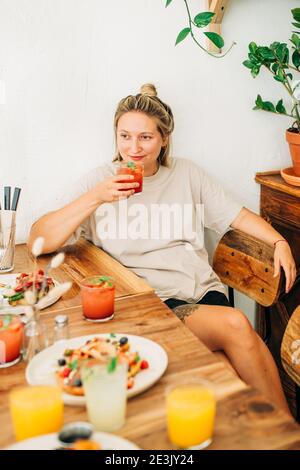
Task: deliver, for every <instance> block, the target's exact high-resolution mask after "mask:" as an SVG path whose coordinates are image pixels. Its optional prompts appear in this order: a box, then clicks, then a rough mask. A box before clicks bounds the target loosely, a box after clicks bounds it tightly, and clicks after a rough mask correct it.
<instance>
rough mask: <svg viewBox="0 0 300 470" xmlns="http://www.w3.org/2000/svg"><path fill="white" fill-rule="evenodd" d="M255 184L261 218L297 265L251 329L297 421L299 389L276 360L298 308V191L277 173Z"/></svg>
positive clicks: (263, 176)
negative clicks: (283, 242) (273, 366)
mask: <svg viewBox="0 0 300 470" xmlns="http://www.w3.org/2000/svg"><path fill="white" fill-rule="evenodd" d="M255 181H256V182H257V183H259V184H260V186H261V193H260V212H261V215H262V217H263V218H264V219H265V220H267V221H268V222H269V223H271V224H272V226H273V227H274V228H275V229H276V230H277V231H278V232H280V233H281V234H282V235H283V237H284V238H286V239H287V240H288V242H289V243H290V247H291V249H292V252H293V256H294V258H295V261H296V265H297V279H296V282H295V284H294V287H293V288H292V290H291V291H290V292H289V293H288V294H285V292H284V289H282V292H281V294H280V296H279V299H278V302H277V303H276V304H275V305H274V306H272V307H269V308H264V307H261V306H257V312H256V325H255V326H256V330H257V332H258V333H259V335H260V336H261V337H262V338H263V339H264V341H265V342H266V344H267V346H268V347H269V349H270V351H271V353H272V355H273V357H274V359H275V361H276V363H277V366H278V369H279V373H280V377H281V380H282V384H283V389H284V392H285V394H286V397H287V400H288V402H289V405H290V409H291V412H292V413H293V415H294V416H295V418H296V419H297V420H298V421H300V389H299V387H298V386H297V385H296V384H295V383H294V382H293V381H292V379H291V378H290V377H289V376H288V375H287V373H286V372H285V371H284V369H283V367H282V364H281V357H280V346H281V342H282V337H283V334H284V331H285V328H286V326H287V323H288V321H289V318H290V316H291V315H292V313H293V311H294V310H295V308H296V307H297V306H298V305H299V304H300V187H296V186H291V185H289V184H287V183H285V181H284V180H283V179H282V178H281V176H280V174H279V172H267V173H257V174H256V177H255ZM299 337H300V334H299Z"/></svg>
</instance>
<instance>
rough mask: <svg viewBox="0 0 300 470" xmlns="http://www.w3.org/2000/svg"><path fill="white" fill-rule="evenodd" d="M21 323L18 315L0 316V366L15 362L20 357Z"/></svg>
mask: <svg viewBox="0 0 300 470" xmlns="http://www.w3.org/2000/svg"><path fill="white" fill-rule="evenodd" d="M22 343H23V323H22V322H21V320H20V317H19V316H18V315H11V314H7V315H3V316H1V317H0V367H9V366H12V365H14V364H16V363H17V362H18V361H19V360H20V358H21V348H22Z"/></svg>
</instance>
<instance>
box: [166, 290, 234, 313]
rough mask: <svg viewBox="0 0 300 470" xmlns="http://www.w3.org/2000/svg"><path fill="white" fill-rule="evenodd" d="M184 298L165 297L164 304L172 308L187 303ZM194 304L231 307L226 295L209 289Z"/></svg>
mask: <svg viewBox="0 0 300 470" xmlns="http://www.w3.org/2000/svg"><path fill="white" fill-rule="evenodd" d="M188 303H189V302H186V301H185V300H180V299H167V300H165V304H166V305H167V306H168V307H169V308H171V309H173V308H176V307H179V306H180V305H185V304H188ZM195 304H199V305H221V306H223V307H231V305H230V303H229V300H228V299H227V297H226V295H225V294H223V293H222V292H218V291H216V290H211V291H209V292H207V294H205V295H204V297H202V299H200V300H198V302H195Z"/></svg>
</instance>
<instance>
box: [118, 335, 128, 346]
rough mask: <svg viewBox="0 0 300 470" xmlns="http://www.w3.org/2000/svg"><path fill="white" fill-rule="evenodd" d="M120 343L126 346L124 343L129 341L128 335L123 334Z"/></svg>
mask: <svg viewBox="0 0 300 470" xmlns="http://www.w3.org/2000/svg"><path fill="white" fill-rule="evenodd" d="M119 343H120V346H124V344H127V343H128V338H126V336H122V338H121V339H120V341H119Z"/></svg>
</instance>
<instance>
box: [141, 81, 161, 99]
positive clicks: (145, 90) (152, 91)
mask: <svg viewBox="0 0 300 470" xmlns="http://www.w3.org/2000/svg"><path fill="white" fill-rule="evenodd" d="M141 94H142V95H149V96H157V91H156V88H155V86H154V85H153V83H145V85H142V86H141Z"/></svg>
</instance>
